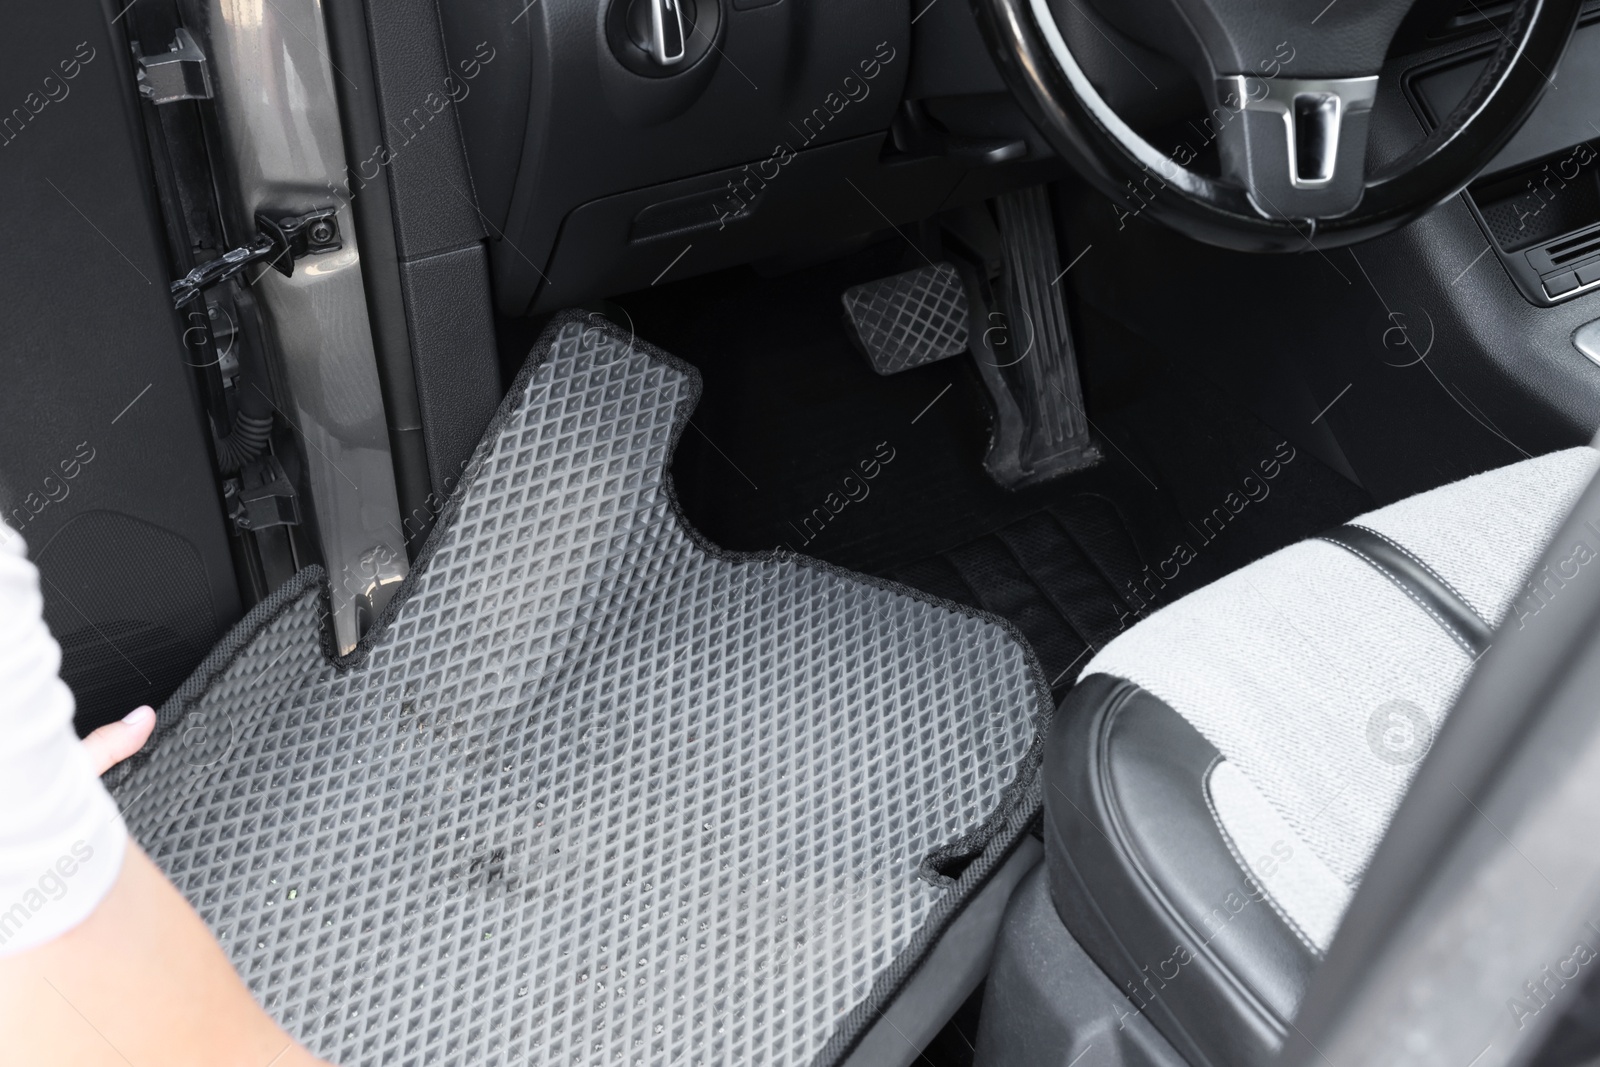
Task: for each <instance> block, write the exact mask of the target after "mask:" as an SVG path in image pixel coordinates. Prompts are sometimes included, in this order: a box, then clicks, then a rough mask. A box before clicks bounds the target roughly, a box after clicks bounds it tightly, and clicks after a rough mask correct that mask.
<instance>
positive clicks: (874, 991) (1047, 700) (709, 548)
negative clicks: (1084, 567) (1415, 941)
mask: <svg viewBox="0 0 1600 1067" xmlns="http://www.w3.org/2000/svg"><path fill="white" fill-rule="evenodd" d="M575 322H577V323H584V324H585V325H586V327H587V328H588V329H592V330H598V331H599V332H601V333H603V334H605V335H606V336H607V337H609V338H611V339H612V340H617V341H622V342H624V343H626V344H627V345H628V348H629V350H630V351H631V350H633V349H637V350H638V351H639V352H641V353H643V354H644V355H645V356H647V357H649V358H650V359H653V360H655V361H656V362H657V363H661V364H664V365H666V366H667V367H669V368H671V369H672V370H674V371H676V372H677V373H679V374H681V375H683V376H684V377H685V378H686V379H687V381H686V383H685V386H686V388H685V396H684V399H683V400H681V401H680V402H679V403H678V405H677V410H676V412H675V413H674V416H673V423H672V434H671V437H670V438H669V440H668V442H667V453H666V457H665V459H664V462H663V470H662V479H661V484H662V488H663V490H664V491H665V493H666V495H667V501H668V503H669V505H670V507H671V509H672V513H673V517H674V518H675V519H676V520H677V522H678V524H679V526H681V527H682V528H683V530H684V532H685V533H686V534H687V535H688V536H689V539H690V540H691V541H693V542H694V544H695V546H696V547H698V548H699V549H700V550H701V551H703V552H705V553H706V554H707V555H709V556H711V557H713V558H715V559H720V560H723V561H725V562H729V563H769V562H777V563H795V564H797V565H799V566H802V567H809V568H812V569H813V570H819V571H823V572H825V573H828V574H833V575H837V576H839V577H841V578H846V579H848V580H850V581H853V582H859V583H861V584H863V585H868V586H872V587H874V588H877V589H883V590H886V591H888V592H892V593H898V594H899V595H901V596H906V597H910V598H911V599H913V600H917V601H920V602H922V603H924V604H929V605H931V606H933V607H938V608H943V609H945V610H946V611H951V612H955V613H957V614H960V615H966V616H968V617H969V618H976V619H982V620H984V621H985V622H988V623H991V624H993V625H995V626H997V627H999V628H1000V629H1001V630H1002V631H1004V632H1005V634H1006V635H1007V636H1008V637H1010V638H1011V640H1012V641H1013V642H1015V644H1016V645H1017V647H1018V648H1019V649H1020V650H1021V652H1022V654H1023V658H1024V662H1026V663H1027V667H1028V673H1029V674H1030V675H1031V676H1032V678H1033V688H1034V696H1035V702H1036V707H1035V710H1034V734H1033V741H1032V743H1031V744H1029V746H1028V750H1027V751H1026V752H1025V753H1023V756H1022V759H1021V760H1020V761H1019V762H1018V764H1017V769H1016V777H1015V779H1014V780H1013V781H1012V782H1011V784H1010V785H1008V786H1006V787H1005V788H1004V789H1003V790H1001V793H1000V800H999V803H998V804H996V806H995V809H994V811H992V812H991V813H990V814H988V815H987V816H985V817H984V818H983V820H982V821H981V822H979V823H978V825H977V826H975V827H973V828H972V829H970V830H968V831H967V832H965V833H963V834H961V835H960V836H958V837H957V838H956V839H955V840H953V841H951V842H950V843H948V844H946V845H942V846H940V847H939V848H936V849H934V850H933V851H932V852H930V853H929V854H928V855H927V856H925V857H924V858H923V860H922V863H921V864H920V865H919V870H918V873H919V874H920V875H921V877H922V878H923V879H924V880H925V881H927V882H929V883H931V884H933V885H935V886H939V887H943V888H947V889H952V890H954V892H951V893H949V894H948V895H947V896H945V897H944V898H943V899H942V900H940V901H939V902H938V903H937V904H935V905H934V907H933V909H932V910H931V911H930V912H929V914H928V918H927V919H925V920H924V921H923V923H922V925H921V926H920V927H919V928H918V930H917V932H916V933H915V934H914V935H912V938H911V941H910V942H909V943H908V944H907V945H906V947H905V948H904V949H902V950H901V951H900V953H899V954H898V955H897V956H895V957H894V959H892V960H890V961H889V964H888V965H887V966H886V967H885V968H884V969H883V970H881V971H879V972H878V974H877V975H876V976H875V977H874V978H873V982H872V988H871V990H870V991H869V992H868V993H867V997H866V999H865V1000H863V1001H862V1002H861V1003H859V1004H857V1005H856V1006H855V1007H854V1008H852V1009H851V1010H850V1012H849V1014H847V1015H846V1016H845V1017H844V1019H843V1021H842V1022H840V1024H839V1025H838V1027H837V1028H836V1029H835V1030H834V1032H833V1036H832V1037H830V1038H829V1039H828V1042H827V1044H825V1045H823V1047H822V1049H821V1050H820V1051H819V1052H818V1053H817V1056H816V1058H815V1059H814V1060H813V1061H812V1067H833V1065H835V1064H838V1063H840V1062H842V1061H843V1060H844V1059H845V1057H847V1056H848V1055H849V1054H850V1052H851V1051H852V1050H853V1049H854V1048H855V1047H856V1045H857V1044H859V1043H860V1041H861V1039H862V1038H863V1037H864V1036H866V1033H867V1031H868V1030H869V1029H871V1027H872V1024H873V1023H874V1022H876V1021H877V1020H878V1019H879V1018H881V1017H882V1016H883V1012H884V1009H885V1008H887V1007H888V1005H889V1003H890V1002H891V1001H893V1000H894V998H895V996H896V995H898V994H899V992H900V990H901V988H902V987H903V986H904V985H905V983H906V982H907V980H909V979H910V977H911V976H912V975H913V974H915V973H916V971H917V969H918V968H919V966H920V965H921V964H922V962H923V960H924V959H925V958H926V957H927V955H928V953H929V952H930V951H932V949H933V946H934V945H935V944H937V943H938V941H939V939H940V938H941V937H943V936H944V933H945V931H946V930H948V929H949V928H950V925H951V924H952V923H953V922H954V921H955V920H956V918H957V916H959V915H960V914H961V912H962V910H963V909H964V908H965V907H966V905H967V903H968V901H970V900H971V899H972V898H973V896H975V895H976V893H977V890H978V889H979V888H980V887H982V886H983V885H984V883H986V882H987V881H988V880H989V877H990V876H991V875H992V874H993V873H994V872H995V871H996V870H997V869H998V868H999V866H1000V865H1001V863H1003V862H1004V861H1005V859H1006V858H1007V857H1008V856H1010V854H1011V852H1012V850H1013V849H1014V848H1016V846H1017V843H1018V842H1019V841H1020V840H1021V839H1022V835H1023V834H1025V833H1027V831H1028V828H1029V827H1030V826H1031V825H1032V824H1033V822H1034V818H1035V816H1036V815H1037V814H1038V811H1039V795H1038V770H1039V765H1040V762H1041V759H1042V755H1043V745H1044V737H1045V735H1046V733H1048V731H1049V729H1050V720H1051V716H1052V714H1053V713H1054V710H1055V704H1054V701H1053V700H1052V699H1051V696H1050V686H1049V682H1048V680H1047V679H1046V678H1045V676H1044V668H1043V667H1042V666H1041V665H1040V663H1039V658H1038V656H1036V655H1035V654H1034V651H1033V649H1032V647H1030V646H1029V644H1028V642H1027V641H1026V640H1025V639H1024V638H1023V636H1022V632H1021V631H1020V630H1018V629H1017V628H1016V627H1015V626H1013V625H1012V624H1011V623H1010V622H1009V621H1008V620H1006V619H1003V618H1001V617H1000V616H998V615H995V614H993V613H992V612H988V611H984V610H982V609H980V608H972V607H968V606H967V605H965V604H959V603H957V602H955V601H953V600H945V599H943V598H942V597H936V596H933V595H931V594H929V593H925V592H923V591H922V590H920V589H914V588H912V587H911V586H909V585H903V584H901V583H900V582H895V581H890V580H889V579H886V578H879V577H876V576H874V575H868V574H861V573H858V572H856V571H849V570H845V569H844V568H842V567H836V566H834V565H833V564H831V563H827V562H825V561H823V560H818V559H812V558H810V557H809V556H802V555H800V554H799V553H797V552H791V551H787V550H784V549H773V550H771V551H766V552H732V551H729V550H728V549H725V548H722V547H721V546H719V545H715V544H713V543H711V542H710V541H709V540H707V539H706V538H705V537H704V536H703V535H702V534H701V533H700V531H699V530H698V529H696V528H695V526H694V524H693V523H691V522H690V521H689V519H688V517H687V516H686V515H685V514H684V511H683V508H682V507H681V506H680V505H679V503H678V493H677V487H676V484H675V483H674V480H673V478H672V459H673V457H674V456H675V455H676V453H677V448H678V440H679V438H680V437H682V436H683V431H684V427H686V426H687V425H688V424H689V418H690V416H691V415H692V414H693V412H694V409H695V407H696V406H697V405H698V404H699V403H700V394H701V384H700V372H699V371H698V370H697V369H695V368H694V367H692V366H690V365H689V364H687V363H685V362H683V361H682V360H680V359H678V358H677V357H676V356H674V355H671V354H670V353H668V352H663V351H662V350H661V349H659V348H657V347H655V346H654V345H652V344H650V343H649V342H646V341H642V340H640V339H639V338H637V337H636V336H634V335H633V334H632V333H631V332H630V331H624V330H623V329H621V328H620V327H619V326H617V325H616V324H615V323H613V322H611V321H610V320H609V319H606V318H604V317H602V316H600V315H598V314H597V313H594V312H584V311H578V310H568V311H562V312H560V313H558V314H557V315H555V316H554V317H553V318H552V319H551V320H550V322H549V323H548V324H547V325H546V326H545V328H544V330H543V331H542V332H541V333H540V334H539V339H538V341H536V342H535V343H534V346H533V350H532V351H531V352H530V353H529V355H528V358H527V360H526V361H525V362H524V363H523V365H522V369H521V370H520V371H518V372H517V377H516V379H515V380H514V381H513V382H512V383H511V388H510V389H508V390H507V391H506V395H505V397H504V399H503V400H502V401H501V403H500V406H499V408H497V409H496V411H495V414H494V418H493V419H492V420H490V422H489V425H488V427H487V428H486V429H485V430H484V433H483V437H482V439H481V440H480V441H479V442H478V446H477V447H476V448H475V449H473V452H472V458H471V460H469V461H468V464H467V468H466V470H465V471H464V472H463V474H462V477H461V479H460V481H459V482H457V484H456V487H455V489H454V490H452V491H451V493H450V496H449V498H448V499H447V500H446V501H445V504H444V507H443V508H441V509H440V512H439V517H438V519H437V521H436V522H435V523H434V525H433V529H432V530H431V531H430V532H429V534H428V538H427V540H426V541H425V542H423V546H422V549H421V551H419V552H418V553H417V558H416V560H415V562H414V563H413V564H412V565H411V570H410V572H409V573H408V574H407V575H406V577H405V580H404V581H402V582H401V584H400V588H399V589H397V590H395V594H394V596H393V597H392V598H390V600H389V603H388V605H387V606H386V607H385V608H384V609H383V612H382V614H380V615H379V616H378V618H377V620H376V621H374V622H373V624H372V626H371V628H370V629H369V630H368V631H367V632H366V634H365V635H363V636H362V638H361V640H360V641H359V642H358V643H357V644H356V647H355V648H354V649H352V650H351V652H350V654H349V655H347V656H336V655H334V654H333V648H332V645H331V643H330V639H329V636H328V633H327V628H326V627H322V632H321V638H320V639H321V642H322V649H323V653H324V655H326V656H327V657H328V659H329V660H330V661H331V662H332V663H333V665H334V666H335V667H336V668H337V669H339V670H341V671H344V670H349V669H350V668H352V667H355V666H357V665H359V664H360V663H362V662H363V661H364V660H365V659H366V657H367V655H368V654H369V653H370V652H371V651H372V646H373V645H374V644H375V643H376V642H377V640H378V638H380V637H381V636H383V634H384V633H385V631H387V630H388V629H389V627H390V626H391V625H392V624H393V622H394V620H395V618H396V616H398V615H399V613H400V609H401V608H402V607H403V606H404V604H405V602H406V601H407V600H408V599H409V598H410V596H411V593H412V591H413V590H414V589H415V588H416V585H417V583H418V582H419V581H420V580H421V577H422V575H423V573H424V572H425V571H426V570H427V565H428V562H429V560H431V559H432V558H433V554H434V552H435V550H436V549H437V548H438V546H439V542H440V541H441V540H442V539H443V537H444V536H445V534H446V532H447V531H448V530H449V528H450V526H451V524H452V523H453V522H454V521H455V517H456V513H457V512H459V511H460V510H461V502H462V499H463V498H464V497H465V495H466V493H467V491H468V490H469V489H470V488H471V486H472V485H473V484H474V483H475V482H476V481H477V477H478V475H479V473H480V472H481V471H482V469H483V467H484V465H485V463H486V462H487V461H488V458H489V456H490V454H491V453H492V450H493V445H494V443H495V442H496V441H498V440H499V437H500V430H501V428H502V427H503V426H504V425H505V423H506V421H507V420H508V419H509V418H511V417H512V415H513V414H514V413H515V412H516V410H517V409H518V408H519V407H520V406H521V400H522V396H523V394H524V393H525V392H526V391H527V387H528V383H529V381H530V380H531V379H532V378H533V376H534V375H535V374H536V373H538V371H539V369H540V368H541V367H543V366H544V364H545V361H546V360H548V359H549V358H550V351H551V349H552V348H553V347H554V344H555V338H556V336H557V334H559V333H560V331H561V330H563V329H564V328H566V327H567V326H569V325H571V324H572V323H575ZM312 589H316V590H318V592H319V594H320V600H321V602H322V606H323V608H324V609H327V608H328V607H329V606H330V605H331V603H332V599H331V596H332V592H331V588H330V586H329V583H328V576H327V571H326V570H324V569H323V568H322V567H320V566H318V565H316V564H312V565H311V566H308V567H305V568H304V569H302V570H300V571H299V572H297V573H296V574H295V575H294V577H292V578H290V579H289V580H288V581H287V582H285V583H284V584H283V585H282V586H280V587H279V588H278V589H277V590H275V591H274V592H273V593H272V595H271V596H269V597H267V598H266V599H265V600H263V601H261V603H259V604H257V605H256V606H255V607H254V608H252V609H251V610H250V612H249V613H248V614H247V615H245V617H244V618H242V619H240V620H239V621H238V622H237V623H235V624H234V626H233V628H232V629H230V630H229V631H228V633H227V634H226V635H225V636H224V637H223V638H222V640H221V641H219V642H218V643H217V646H216V647H215V648H213V649H212V650H211V652H210V654H208V655H207V656H206V658H205V659H204V660H202V661H201V663H200V665H199V666H198V667H196V668H195V670H194V673H193V674H191V675H189V677H188V678H187V679H186V680H185V681H184V683H183V684H182V685H181V686H179V687H178V690H177V692H175V693H173V694H172V696H170V697H168V698H167V700H166V702H165V703H164V704H162V705H161V709H160V710H159V711H158V712H157V713H156V729H155V733H154V735H153V736H152V737H151V739H150V741H149V742H148V743H147V744H146V745H145V747H144V749H143V750H142V751H141V752H139V753H138V754H137V755H135V756H133V757H131V758H130V759H128V760H126V761H124V762H123V763H121V764H119V765H118V766H116V767H114V768H113V769H112V770H111V771H110V772H108V773H107V774H106V776H105V778H104V782H105V784H106V787H107V788H108V789H110V790H113V791H115V790H116V789H118V788H119V787H120V786H121V785H122V784H123V783H124V782H126V781H127V780H128V779H129V778H130V777H131V776H132V775H133V774H134V773H135V772H136V771H137V770H138V769H139V768H140V767H142V766H144V764H145V763H146V762H148V760H149V754H150V753H151V752H153V751H154V750H155V749H156V748H157V747H158V746H159V745H160V744H162V743H163V742H164V741H166V739H167V738H168V736H169V735H171V734H172V733H173V732H174V731H175V730H177V729H178V727H179V726H180V724H181V723H182V721H183V719H184V717H185V716H186V715H187V714H188V712H189V710H190V709H191V708H192V707H193V706H194V704H195V703H196V702H197V701H198V700H199V699H200V698H201V697H202V696H204V695H205V693H206V691H207V690H208V689H210V687H211V684H212V683H213V682H214V681H215V680H216V679H217V678H218V677H219V676H220V675H221V674H222V673H223V672H224V671H226V670H227V669H228V667H229V666H231V665H232V663H233V661H234V660H236V659H237V658H238V657H239V655H240V653H241V652H243V651H244V649H245V647H246V646H247V645H249V644H250V642H251V641H252V640H254V639H255V637H256V635H257V634H259V633H260V632H261V631H262V630H264V629H265V628H266V627H267V626H268V625H270V624H271V623H272V622H273V621H275V620H276V619H277V618H278V617H279V616H280V615H282V614H283V612H284V611H286V610H288V609H289V608H291V607H293V606H294V605H295V604H297V603H299V602H300V600H301V599H302V598H304V596H305V594H306V593H307V592H308V591H310V590H312ZM968 856H975V858H974V859H972V861H971V862H970V863H969V864H968V865H967V868H966V870H965V871H963V872H962V873H961V875H960V877H959V878H955V879H952V878H949V877H947V876H945V875H943V874H940V873H939V872H938V870H937V869H936V866H935V865H936V864H938V863H940V862H942V861H945V860H954V859H959V858H963V857H968Z"/></svg>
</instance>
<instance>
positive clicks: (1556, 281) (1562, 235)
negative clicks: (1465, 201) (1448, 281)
mask: <svg viewBox="0 0 1600 1067" xmlns="http://www.w3.org/2000/svg"><path fill="white" fill-rule="evenodd" d="M1467 196H1468V198H1469V199H1470V200H1471V203H1472V206H1473V209H1474V210H1475V211H1476V213H1477V215H1478V218H1479V219H1480V220H1481V221H1482V223H1483V226H1484V229H1486V230H1487V231H1488V232H1489V236H1490V237H1491V238H1492V239H1493V241H1494V243H1495V247H1496V249H1497V250H1498V251H1499V253H1500V256H1501V259H1502V261H1504V262H1505V263H1506V266H1507V269H1509V270H1510V271H1511V273H1512V276H1513V277H1514V278H1516V280H1517V284H1518V286H1519V287H1520V288H1522V289H1523V290H1524V291H1525V292H1527V293H1528V295H1529V296H1530V297H1531V298H1534V299H1535V300H1539V299H1540V298H1543V300H1555V299H1557V298H1559V297H1564V296H1567V295H1568V294H1572V293H1577V292H1580V291H1582V290H1584V289H1586V288H1588V287H1589V286H1593V285H1600V150H1597V149H1596V148H1595V147H1593V146H1592V145H1590V144H1589V143H1587V142H1585V143H1583V144H1579V145H1576V146H1575V147H1573V148H1571V149H1568V150H1566V151H1564V152H1559V153H1557V154H1555V155H1554V156H1551V157H1549V158H1547V159H1543V160H1539V161H1537V162H1536V163H1533V164H1530V165H1528V166H1526V167H1521V168H1518V169H1517V170H1515V171H1512V172H1511V173H1509V174H1505V175H1497V176H1496V177H1494V178H1491V179H1488V180H1486V181H1479V182H1477V183H1475V184H1474V185H1473V186H1472V187H1471V188H1469V189H1468V190H1467Z"/></svg>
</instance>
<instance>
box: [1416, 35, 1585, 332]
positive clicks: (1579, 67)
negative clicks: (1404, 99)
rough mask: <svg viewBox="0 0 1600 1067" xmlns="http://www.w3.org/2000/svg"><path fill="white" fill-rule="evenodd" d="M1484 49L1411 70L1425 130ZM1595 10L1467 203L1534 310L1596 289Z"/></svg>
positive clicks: (1467, 83) (1482, 59)
mask: <svg viewBox="0 0 1600 1067" xmlns="http://www.w3.org/2000/svg"><path fill="white" fill-rule="evenodd" d="M1490 50H1491V48H1490V47H1485V48H1481V49H1476V50H1473V51H1471V52H1469V53H1467V54H1466V55H1464V56H1452V57H1450V58H1449V59H1448V60H1444V61H1441V62H1439V63H1434V64H1430V65H1428V66H1426V67H1423V68H1420V69H1418V70H1415V71H1412V72H1411V73H1410V75H1409V77H1408V78H1407V89H1408V90H1409V95H1410V97H1411V99H1412V103H1413V104H1414V105H1415V106H1416V108H1417V110H1418V111H1419V112H1420V113H1421V115H1422V117H1423V119H1424V121H1426V122H1427V123H1428V124H1429V126H1430V127H1435V128H1436V127H1437V126H1438V125H1439V123H1440V122H1441V120H1442V118H1443V117H1444V116H1446V115H1448V114H1449V113H1450V112H1451V111H1452V110H1453V109H1454V108H1455V106H1456V105H1457V104H1458V103H1459V102H1460V101H1461V100H1462V99H1463V98H1464V97H1465V96H1466V94H1467V92H1468V91H1469V90H1470V89H1471V87H1472V85H1473V83H1474V82H1475V81H1476V79H1477V77H1478V75H1479V73H1481V72H1482V70H1483V68H1484V65H1485V64H1486V63H1487V62H1488V57H1489V53H1490ZM1596 101H1600V11H1591V12H1590V13H1589V14H1588V16H1586V18H1585V20H1584V24H1583V25H1580V26H1579V28H1578V30H1577V32H1576V33H1575V34H1574V35H1573V38H1572V43H1571V44H1570V45H1569V46H1568V48H1567V54H1566V56H1565V57H1564V58H1563V59H1562V61H1561V66H1560V68H1559V69H1558V70H1557V71H1556V72H1555V76H1554V79H1553V81H1552V88H1551V89H1550V90H1549V91H1548V92H1546V94H1545V96H1544V98H1543V100H1541V101H1540V103H1539V106H1538V107H1537V108H1536V109H1535V110H1534V113H1533V114H1532V115H1531V116H1530V117H1529V119H1528V121H1527V122H1526V123H1525V124H1524V125H1523V127H1522V129H1521V130H1519V131H1518V132H1517V134H1516V136H1515V137H1513V138H1512V139H1511V141H1510V142H1509V143H1508V144H1507V145H1506V146H1505V147H1504V148H1503V149H1501V151H1500V153H1499V154H1498V155H1497V156H1496V157H1495V159H1494V161H1493V162H1492V163H1491V164H1490V165H1489V167H1488V168H1487V169H1486V171H1485V173H1484V175H1483V176H1481V177H1479V178H1478V180H1477V181H1475V182H1473V183H1472V185H1471V186H1469V187H1468V189H1467V192H1466V199H1467V203H1468V204H1469V206H1470V207H1471V208H1472V211H1473V214H1474V215H1476V216H1477V218H1478V221H1479V223H1480V224H1481V225H1482V226H1483V229H1484V232H1485V233H1486V234H1487V235H1488V236H1489V239H1490V244H1491V247H1492V248H1493V249H1494V251H1495V254H1496V255H1497V256H1499V258H1500V262H1501V263H1502V264H1504V265H1505V268H1506V271H1507V273H1509V274H1510V275H1511V277H1512V279H1513V280H1514V281H1515V282H1516V285H1517V288H1518V289H1520V290H1521V291H1522V293H1523V295H1524V296H1526V297H1527V298H1528V299H1529V300H1530V301H1532V302H1533V303H1535V304H1538V305H1541V306H1548V305H1551V304H1555V303H1557V302H1559V301H1562V300H1566V299H1569V298H1571V297H1573V296H1577V295H1578V294H1579V293H1583V292H1587V291H1589V290H1591V289H1594V288H1597V287H1600V108H1597V106H1596Z"/></svg>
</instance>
